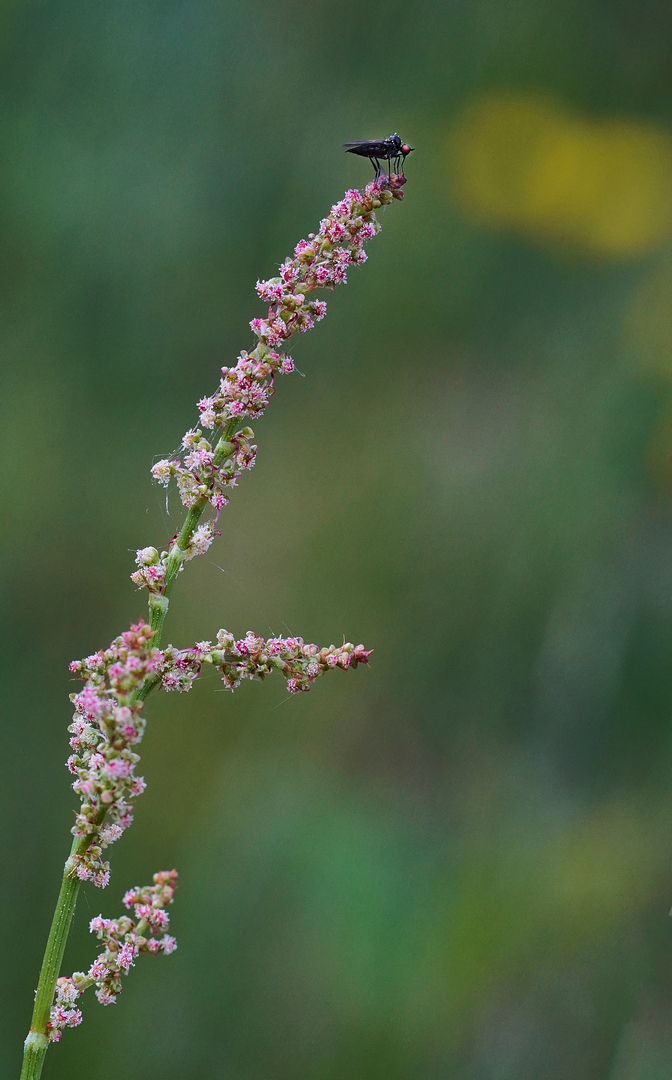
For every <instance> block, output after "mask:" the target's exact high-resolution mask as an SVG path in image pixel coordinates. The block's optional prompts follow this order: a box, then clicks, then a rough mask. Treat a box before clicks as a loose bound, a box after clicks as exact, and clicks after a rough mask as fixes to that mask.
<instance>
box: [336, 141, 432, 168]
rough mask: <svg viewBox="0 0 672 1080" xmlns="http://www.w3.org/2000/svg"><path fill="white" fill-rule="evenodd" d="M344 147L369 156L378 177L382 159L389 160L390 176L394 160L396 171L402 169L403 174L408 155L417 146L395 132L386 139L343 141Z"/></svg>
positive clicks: (347, 152) (347, 151) (352, 151)
mask: <svg viewBox="0 0 672 1080" xmlns="http://www.w3.org/2000/svg"><path fill="white" fill-rule="evenodd" d="M343 149H344V150H345V152H346V154H359V156H360V157H368V158H369V160H370V161H371V162H372V164H373V168H374V170H375V175H376V177H378V176H380V174H381V172H382V167H381V164H380V163H381V161H387V162H389V164H388V166H387V172H388V176H389V175H390V173H391V171H392V163H393V162H394V170H395V172H398V171H399V169H401V172H402V175H403V172H404V161H405V160H406V156H407V155H408V154H410V153H411V151H412V150H414V149H415V147H414V146H409V145H408V144H407V143H402V141H401V139H400V138H399V136H398V135H397V134H396V132H395V134H394V135H388V136H387V138H386V139H379V140H376V139H362V140H361V141H360V142H346V143H343Z"/></svg>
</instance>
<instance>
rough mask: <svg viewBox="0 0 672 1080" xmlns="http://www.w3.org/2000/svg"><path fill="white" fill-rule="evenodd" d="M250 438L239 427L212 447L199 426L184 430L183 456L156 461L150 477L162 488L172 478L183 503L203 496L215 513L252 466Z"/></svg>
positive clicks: (248, 431)
mask: <svg viewBox="0 0 672 1080" xmlns="http://www.w3.org/2000/svg"><path fill="white" fill-rule="evenodd" d="M262 366H264V367H269V364H265V365H262ZM269 370H270V367H269ZM201 419H202V418H201ZM204 426H207V425H205V424H204ZM252 438H254V432H253V431H252V429H251V428H249V427H245V428H241V429H240V431H236V432H235V433H234V434H233V435H232V436H231V440H230V442H229V443H228V444H224V445H223V446H222V444H221V443H220V445H219V447H218V448H217V450H215V449H213V447H212V445H211V444H210V443H209V442H208V440H207V439H206V438H205V437H204V436H203V434H202V433H201V431H200V429H198V428H197V429H196V430H194V431H188V432H187V433H186V435H185V436H184V438H183V439H182V448H183V450H184V455H183V458H171V459H168V458H165V459H163V460H162V461H157V463H156V465H154V466H153V468H152V476H153V477H154V479H155V480H156V481H157V482H158V483H159V484H161V485H162V486H163V487H167V486H168V484H169V483H170V481H171V480H173V479H174V480H175V481H176V482H177V487H178V490H179V492H180V499H181V500H182V503H183V505H184V506H186V507H191V506H194V505H195V503H197V502H198V500H199V499H201V498H204V499H206V500H207V502H209V503H210V505H211V506H212V507H213V508H214V509H215V510H216V511H217V513H219V511H220V510H221V509H222V508H223V507H224V506H226V504H227V502H228V501H229V500H228V490H229V488H233V487H235V486H236V483H237V481H238V479H239V477H240V476H242V474H243V472H245V470H246V469H251V468H252V467H253V465H254V461H255V457H256V454H257V448H256V446H253V445H252V444H251V443H250V439H252ZM194 554H197V553H196V552H195V553H194Z"/></svg>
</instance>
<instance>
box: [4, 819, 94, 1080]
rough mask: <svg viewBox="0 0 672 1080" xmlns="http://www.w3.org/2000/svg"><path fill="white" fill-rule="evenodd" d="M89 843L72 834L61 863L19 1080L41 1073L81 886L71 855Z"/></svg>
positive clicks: (31, 1079)
mask: <svg viewBox="0 0 672 1080" xmlns="http://www.w3.org/2000/svg"><path fill="white" fill-rule="evenodd" d="M90 844H91V837H90V836H81V837H75V839H74V840H73V842H72V849H71V851H70V858H69V859H68V861H67V862H66V864H65V870H64V872H63V881H62V882H61V891H60V892H59V894H58V900H57V901H56V910H55V911H54V917H53V919H52V922H51V929H50V931H49V938H48V940H47V947H46V949H45V951H44V959H43V960H42V968H41V970H40V978H39V982H38V984H37V994H36V995H35V1005H34V1008H33V1016H32V1020H31V1023H30V1031H29V1032H28V1037H27V1039H26V1041H25V1043H24V1051H23V1068H22V1069H21V1080H39V1076H40V1073H41V1072H42V1066H43V1064H44V1058H45V1055H46V1053H47V1050H48V1048H49V1036H48V1035H47V1024H48V1023H49V1015H50V1009H51V1005H52V1002H53V1000H54V993H55V991H56V980H57V978H58V975H59V972H60V970H61V964H62V962H63V953H64V952H65V943H66V941H67V940H68V934H69V932H70V924H71V923H72V916H73V915H74V913H75V905H76V903H77V895H78V893H79V887H80V885H81V881H80V880H79V878H78V877H77V875H76V874H75V873H74V870H75V866H76V863H75V860H74V858H73V856H75V855H83V854H84V852H85V851H86V850H87V848H88V847H89V845H90Z"/></svg>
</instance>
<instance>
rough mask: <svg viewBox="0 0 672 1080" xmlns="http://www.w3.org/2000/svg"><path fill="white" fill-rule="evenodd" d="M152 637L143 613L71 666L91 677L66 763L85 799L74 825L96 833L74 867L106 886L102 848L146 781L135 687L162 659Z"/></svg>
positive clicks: (124, 821) (78, 701)
mask: <svg viewBox="0 0 672 1080" xmlns="http://www.w3.org/2000/svg"><path fill="white" fill-rule="evenodd" d="M153 550H154V549H153V548H145V549H144V553H143V554H145V555H146V558H147V559H148V560H151V558H152V556H151V555H149V554H147V553H148V552H152V551H153ZM152 637H153V631H152V630H151V629H150V627H149V626H147V625H146V623H144V622H142V620H141V621H140V622H139V623H138V624H137V625H134V626H131V629H130V630H127V631H126V632H125V633H123V634H121V635H120V637H118V638H116V639H115V640H114V641H113V642H112V644H111V645H110V647H109V649H106V650H105V651H103V650H102V649H101V651H100V652H98V653H94V654H93V655H92V656H87V657H86V658H85V659H84V660H74V661H73V662H72V663H71V664H70V671H71V672H73V674H75V675H78V676H79V677H80V678H82V679H85V680H86V682H85V685H84V689H83V690H81V691H80V693H78V694H71V695H70V698H71V701H72V702H73V704H74V706H75V710H76V711H75V715H74V717H73V720H72V724H71V725H70V727H69V728H68V730H69V731H70V732H71V733H72V738H71V739H70V746H71V748H72V750H73V753H72V754H71V755H70V757H69V758H68V761H67V766H68V769H69V770H70V772H71V773H73V775H74V776H75V778H76V779H75V780H74V782H73V785H72V786H73V788H74V790H75V791H76V792H77V794H78V795H79V796H80V797H81V800H82V805H81V806H80V808H79V812H78V813H77V815H76V817H75V824H74V826H73V828H72V832H73V834H74V835H75V836H79V837H90V838H91V843H90V844H89V847H88V848H87V850H86V852H85V853H84V854H83V855H71V856H70V859H69V860H68V870H69V872H70V873H71V874H72V873H75V874H77V877H78V878H79V879H80V880H81V881H89V880H90V881H93V884H94V885H97V886H99V887H100V888H104V887H105V886H106V885H107V883H108V881H109V877H110V866H109V863H108V862H106V861H104V860H103V859H102V853H103V851H104V849H105V848H106V847H107V846H108V845H109V844H112V843H114V841H115V840H118V839H119V837H120V836H121V834H122V833H123V831H124V829H126V828H128V826H129V825H130V824H131V821H132V820H133V807H132V805H131V804H130V803H129V801H128V800H129V799H132V798H133V797H134V796H135V795H140V794H141V793H142V792H143V791H144V789H145V781H144V780H143V779H142V777H140V776H136V775H135V773H134V769H135V766H136V765H137V763H138V762H139V760H140V758H139V756H138V754H136V753H135V752H134V750H133V749H132V747H133V746H136V745H137V744H138V743H139V742H140V740H141V739H142V736H143V733H144V730H145V721H144V718H143V717H142V715H141V710H142V703H141V702H137V701H136V700H135V697H134V694H135V691H137V689H138V688H139V687H140V686H142V684H143V682H144V680H145V679H146V678H147V676H148V675H150V674H152V672H154V671H155V670H156V669H157V667H158V666H159V665H160V663H161V662H162V661H163V655H162V653H161V652H160V650H159V649H153V648H152V646H151V640H152Z"/></svg>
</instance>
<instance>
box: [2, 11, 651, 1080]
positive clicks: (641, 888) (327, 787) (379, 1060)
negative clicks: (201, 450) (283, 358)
mask: <svg viewBox="0 0 672 1080" xmlns="http://www.w3.org/2000/svg"><path fill="white" fill-rule="evenodd" d="M1 14H2V21H1V23H0V37H1V43H0V87H1V90H0V132H1V135H0V145H1V147H2V152H1V154H0V260H1V265H2V275H1V280H2V285H1V290H2V292H1V301H0V310H1V327H2V329H1V335H2V363H1V369H2V373H1V380H2V392H1V407H2V421H1V431H0V437H1V440H2V470H1V477H2V483H3V489H4V490H3V503H2V504H3V507H4V513H3V515H2V518H3V526H2V527H3V530H4V532H3V544H2V556H3V563H4V573H3V576H2V582H3V607H2V620H1V623H0V625H1V627H2V635H3V641H2V648H1V650H0V663H1V664H2V669H3V676H2V680H3V681H2V685H3V691H4V695H3V696H4V702H3V704H4V707H3V710H2V715H3V720H2V747H3V750H2V785H1V786H2V794H1V803H2V820H3V829H2V844H3V850H2V865H3V871H4V887H3V890H2V914H1V925H2V928H3V943H4V944H3V954H4V962H3V964H2V974H1V976H0V984H1V990H2V1010H1V1018H2V1019H1V1030H2V1038H1V1040H0V1071H1V1072H2V1075H3V1076H7V1077H11V1076H18V1069H19V1061H20V1052H21V1044H22V1040H23V1038H24V1035H25V1032H26V1030H27V1027H28V1022H29V1015H30V1009H31V1003H32V992H33V988H34V987H35V985H36V979H37V972H38V968H39V963H40V959H41V955H42V950H43V947H44V942H45V937H46V932H47V928H48V924H49V920H50V917H51V912H52V910H53V904H54V900H55V896H56V892H57V888H58V878H59V874H60V871H61V868H62V865H63V861H64V858H65V856H66V853H67V850H68V846H69V839H68V828H69V826H70V823H71V815H72V808H73V807H74V805H75V800H74V796H73V793H72V791H71V790H70V786H69V778H68V774H67V773H66V771H65V769H64V768H63V765H62V762H63V761H64V760H65V757H66V753H67V734H66V727H67V724H68V723H69V718H70V713H71V709H70V705H69V702H68V693H69V692H70V691H71V690H72V689H73V687H72V684H71V683H70V681H69V675H68V670H67V665H68V662H69V661H70V660H71V659H73V658H75V657H80V656H83V655H86V654H87V653H89V652H91V651H93V650H94V649H97V648H99V647H101V646H105V645H106V644H107V643H108V642H109V640H110V639H111V638H112V637H113V636H114V635H115V634H117V633H118V632H119V631H120V630H122V629H123V628H125V627H126V626H127V625H128V623H129V622H130V621H131V620H132V619H136V618H137V617H138V616H140V615H142V614H144V602H145V601H144V597H143V596H142V595H141V594H138V593H137V592H135V591H134V588H133V586H132V585H131V583H130V582H129V580H128V575H129V574H130V572H131V571H132V569H133V553H134V551H135V549H136V548H137V547H140V546H143V545H147V544H150V543H151V544H156V545H157V546H161V545H162V544H165V542H166V541H167V539H168V538H169V537H170V536H171V535H172V533H173V532H174V531H175V529H176V527H177V523H178V522H179V520H180V508H179V505H178V503H177V499H176V498H175V496H174V495H173V496H171V501H170V505H169V510H170V516H168V517H167V516H166V507H165V496H164V493H163V492H162V491H161V490H160V489H155V488H152V486H151V483H150V478H149V468H150V466H151V464H152V462H153V461H154V460H155V459H156V457H157V456H161V455H163V454H166V453H169V452H170V451H171V449H172V448H173V447H175V446H176V445H177V444H178V443H179V440H180V438H181V435H182V433H183V432H184V430H185V429H186V428H187V427H189V426H191V425H192V424H193V423H194V422H195V418H196V411H195V407H194V403H195V401H196V399H197V398H199V397H201V396H202V395H204V394H206V393H210V392H211V391H212V390H213V389H214V386H215V385H216V381H217V376H218V371H219V367H220V366H221V364H223V363H231V362H233V361H234V360H235V357H236V354H237V353H238V351H239V350H240V349H241V348H243V347H245V346H247V345H248V344H249V343H251V340H252V339H251V335H250V332H249V329H248V320H249V319H250V318H252V317H253V316H255V315H259V314H261V313H262V310H263V309H262V307H261V305H260V304H259V302H258V301H257V299H256V296H255V293H254V282H255V280H256V279H257V278H258V277H268V276H270V275H272V274H273V273H274V272H275V267H276V266H277V264H278V263H279V262H280V261H281V260H282V259H283V258H284V256H285V255H286V254H288V253H289V252H290V251H291V250H292V248H293V246H294V244H295V243H296V241H297V240H298V239H299V238H300V237H302V236H305V235H306V234H307V232H308V231H310V230H311V229H313V228H314V227H315V226H316V225H317V223H318V221H319V219H320V218H321V217H322V216H323V215H324V213H325V212H326V211H327V209H328V207H329V205H330V204H331V203H332V202H334V201H336V200H337V199H338V198H339V197H340V195H341V193H342V191H343V189H344V188H345V187H350V186H353V185H359V186H361V185H362V184H364V183H365V182H367V181H368V179H369V172H370V170H369V166H368V163H367V162H365V161H361V160H358V159H353V158H352V157H348V156H346V155H344V154H343V153H342V151H341V150H340V144H341V142H343V141H345V140H348V139H358V138H378V137H382V136H385V135H387V134H388V133H389V132H391V131H399V132H400V133H401V135H402V138H404V139H408V140H409V141H410V143H411V145H413V146H415V147H417V151H416V153H414V154H413V155H412V156H411V157H410V158H409V160H408V163H407V173H408V175H409V182H408V185H407V188H406V193H407V194H406V199H405V201H404V203H403V204H402V205H398V204H395V205H394V206H393V207H391V208H390V209H388V210H386V211H385V213H384V214H383V225H384V229H383V233H382V234H381V236H380V237H379V238H378V239H376V240H375V242H374V243H373V244H372V245H371V247H370V259H369V262H368V264H367V265H366V267H364V268H362V269H360V270H357V271H355V272H353V273H352V274H351V275H350V284H349V286H348V288H347V289H340V290H338V291H337V292H336V293H334V294H333V296H327V300H328V301H329V309H330V310H329V315H328V317H327V319H326V321H325V322H324V323H322V324H320V326H319V327H318V328H317V329H316V330H315V331H314V332H313V333H311V334H309V335H308V336H306V337H302V338H301V340H300V341H297V342H296V344H295V348H294V349H293V350H292V351H293V354H294V356H295V359H296V362H297V364H298V366H299V368H300V369H301V371H302V372H303V373H304V374H305V378H301V377H299V376H298V375H296V376H292V377H291V378H288V379H284V378H283V379H282V380H281V381H280V383H279V389H278V393H277V395H276V397H275V399H274V401H273V403H272V406H271V408H270V409H269V411H268V414H267V416H266V417H264V418H263V420H262V421H260V422H258V423H257V424H255V428H256V434H257V441H258V442H259V448H260V450H259V458H258V464H257V467H256V469H255V470H254V472H253V473H252V474H251V475H250V476H249V477H246V478H245V482H244V483H243V484H242V485H241V487H240V489H239V490H238V491H237V492H236V493H234V497H233V499H232V502H231V505H230V506H229V507H228V508H227V509H226V510H225V511H224V513H223V515H222V518H221V528H222V533H223V535H222V537H221V539H220V540H219V541H218V542H217V543H216V545H215V546H213V548H212V549H211V551H210V552H209V553H208V556H206V557H205V558H202V559H199V560H197V561H196V562H195V563H193V564H191V565H190V566H189V568H188V572H187V573H185V574H184V575H183V577H182V579H181V580H180V582H179V587H178V589H177V590H176V593H175V600H174V603H173V607H172V609H171V616H170V620H169V623H168V628H167V640H169V641H172V642H174V643H175V644H176V645H181V646H186V645H187V644H189V643H190V642H192V641H193V640H195V639H202V638H209V637H212V636H213V635H214V633H215V632H216V630H217V629H218V628H219V627H220V626H225V627H227V628H229V629H231V630H233V631H235V632H236V633H240V634H242V633H244V632H245V631H246V630H247V629H248V628H249V629H253V630H255V631H257V632H261V633H269V632H270V631H271V630H272V631H274V632H276V633H282V632H287V631H291V632H292V633H297V634H302V635H303V636H304V637H305V638H306V639H308V640H311V641H317V642H319V643H322V644H329V643H330V642H332V641H333V642H336V643H339V642H340V641H341V640H342V636H343V635H344V634H345V635H346V637H347V639H348V640H352V641H354V642H355V643H357V642H359V641H363V642H364V643H365V644H366V645H367V647H369V648H374V649H375V654H374V658H373V660H372V663H371V665H370V668H369V669H362V670H359V671H357V672H356V673H349V674H348V675H347V676H346V675H344V674H342V673H340V672H336V673H334V674H333V675H331V676H330V677H329V678H328V679H324V680H322V681H321V682H319V683H318V684H317V686H316V687H315V688H314V690H313V691H312V692H311V693H310V694H308V695H303V696H301V697H300V698H299V699H288V698H287V695H286V693H285V690H284V684H283V682H282V680H280V679H279V678H276V679H271V680H270V681H269V682H267V683H265V684H264V685H263V686H257V685H252V684H246V685H244V686H243V687H242V688H241V689H240V690H239V691H237V692H236V693H235V694H234V695H233V696H232V695H230V694H226V693H223V692H220V689H219V687H220V684H219V681H218V680H217V678H210V679H204V680H203V681H202V683H199V684H198V685H197V687H196V689H195V690H194V691H193V692H192V694H191V695H190V696H189V697H187V698H182V697H178V696H177V695H174V696H169V695H158V696H156V697H155V698H152V700H151V703H150V704H149V706H148V709H147V713H148V718H149V726H148V733H147V736H146V740H145V743H144V746H143V764H142V768H141V769H140V771H141V772H142V773H144V775H145V777H146V779H147V781H148V785H149V787H148V791H147V793H146V795H144V796H143V798H142V799H141V800H139V802H138V804H137V808H136V823H135V825H134V826H133V828H132V830H131V831H130V832H129V833H128V834H127V836H125V837H124V839H123V841H122V842H121V843H120V844H119V845H117V846H116V847H115V848H113V850H112V861H113V875H112V883H111V885H110V887H109V889H108V890H107V891H105V892H104V893H101V892H100V891H98V890H96V889H94V888H91V887H89V886H85V887H84V889H83V890H82V895H81V898H80V901H79V908H78V912H77V917H76V924H75V929H74V933H73V937H72V940H71V943H70V945H69V948H68V953H67V956H66V969H67V970H68V971H71V970H73V969H77V968H82V967H86V966H88V964H89V963H90V960H91V957H92V953H93V948H94V942H93V939H91V938H90V936H89V934H88V931H87V926H88V920H89V918H90V917H91V916H93V915H97V914H98V913H99V912H101V911H102V913H103V914H104V915H106V916H113V915H115V914H118V913H119V909H120V897H121V895H122V894H123V892H124V891H125V890H126V889H127V888H129V887H130V886H132V885H134V884H142V883H144V882H146V881H149V880H151V874H152V873H153V872H154V871H155V870H158V869H160V868H170V867H172V866H176V867H177V868H178V869H179V871H180V875H181V887H180V891H179V893H178V898H177V903H176V904H175V907H174V909H173V918H172V926H173V929H174V932H175V934H176V935H177V938H178V941H179V950H178V952H177V953H176V954H175V956H174V957H171V958H170V959H169V960H163V959H161V958H159V959H157V960H151V959H149V958H147V959H144V958H143V960H144V962H139V963H138V964H137V966H136V968H135V970H134V971H133V973H132V976H131V977H130V978H129V979H128V980H127V983H126V986H125V989H124V992H123V995H122V996H121V998H120V999H119V1002H118V1003H117V1005H116V1006H115V1007H114V1008H111V1009H102V1008H100V1007H99V1006H98V1005H97V1003H96V1002H95V1000H94V999H93V998H92V999H91V1000H88V998H87V999H84V1012H85V1020H84V1024H83V1026H82V1027H81V1029H80V1030H78V1031H76V1032H72V1031H68V1032H66V1033H65V1035H64V1038H63V1040H62V1043H61V1045H60V1046H58V1047H56V1048H54V1049H52V1050H51V1051H50V1052H49V1055H48V1058H47V1063H46V1067H45V1073H44V1076H45V1080H59V1078H65V1077H68V1078H72V1077H78V1078H79V1077H82V1078H83V1077H95V1078H96V1080H112V1078H115V1080H120V1078H121V1080H136V1078H138V1077H143V1078H146V1080H152V1078H155V1077H156V1078H158V1077H161V1078H162V1080H173V1078H175V1080H177V1078H178V1077H179V1078H180V1080H215V1078H217V1080H218V1078H220V1077H221V1078H226V1080H342V1078H344V1077H347V1078H348V1080H409V1078H412V1080H669V1077H670V1074H671V1073H672V921H671V920H670V919H669V918H668V909H669V908H670V905H671V904H672V794H671V792H670V772H671V769H672V725H671V723H670V700H671V696H672V665H671V658H672V518H671V505H670V500H671V499H672V7H670V5H669V4H668V3H665V2H663V0H581V2H578V0H572V2H569V3H567V2H563V3H561V2H560V0H505V2H502V0H452V2H447V0H417V2H416V3H414V4H408V3H401V2H400V0H389V2H388V3H387V4H386V5H384V6H380V5H379V6H376V5H373V6H371V5H362V4H359V3H353V2H351V0H340V2H338V3H336V2H334V0H332V2H326V0H313V2H312V3H308V2H305V0H304V2H303V3H300V2H298V0H284V2H280V0H248V2H246V3H245V2H242V0H106V2H102V0H90V2H88V3H83V2H82V0H41V2H39V3H38V2H36V0H33V2H30V3H24V2H20V0H16V2H14V3H13V4H11V3H5V4H4V8H3V10H2V13H1Z"/></svg>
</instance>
